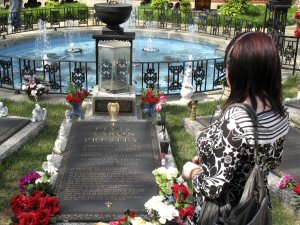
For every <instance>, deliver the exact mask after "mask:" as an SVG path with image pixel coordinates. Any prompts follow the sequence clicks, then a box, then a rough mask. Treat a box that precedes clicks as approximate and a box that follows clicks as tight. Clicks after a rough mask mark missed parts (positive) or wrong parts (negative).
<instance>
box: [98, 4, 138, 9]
mask: <svg viewBox="0 0 300 225" xmlns="http://www.w3.org/2000/svg"><path fill="white" fill-rule="evenodd" d="M94 7H95V8H97V10H99V9H101V8H103V9H105V10H107V9H118V8H132V5H130V4H125V3H119V4H108V3H96V4H94Z"/></svg>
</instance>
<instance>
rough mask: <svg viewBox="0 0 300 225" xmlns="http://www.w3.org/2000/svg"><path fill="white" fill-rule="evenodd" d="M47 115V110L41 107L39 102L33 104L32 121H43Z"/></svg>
mask: <svg viewBox="0 0 300 225" xmlns="http://www.w3.org/2000/svg"><path fill="white" fill-rule="evenodd" d="M46 116H47V110H46V109H45V108H42V107H41V106H40V105H39V104H37V103H36V104H35V107H34V109H33V110H32V119H31V121H32V122H40V121H44V120H45V119H46Z"/></svg>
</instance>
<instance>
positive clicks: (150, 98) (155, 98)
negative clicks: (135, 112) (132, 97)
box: [141, 89, 166, 118]
mask: <svg viewBox="0 0 300 225" xmlns="http://www.w3.org/2000/svg"><path fill="white" fill-rule="evenodd" d="M161 99H163V100H164V101H165V99H166V98H165V95H164V94H163V93H159V92H158V91H155V90H152V89H147V90H146V91H144V90H143V91H142V95H141V100H142V103H141V105H142V107H143V112H144V113H145V114H146V117H147V118H148V117H155V116H156V112H159V110H158V109H157V108H156V105H157V104H158V103H159V102H161Z"/></svg>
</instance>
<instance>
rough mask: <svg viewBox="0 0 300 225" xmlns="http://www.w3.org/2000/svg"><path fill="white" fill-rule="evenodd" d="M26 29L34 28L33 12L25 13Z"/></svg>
mask: <svg viewBox="0 0 300 225" xmlns="http://www.w3.org/2000/svg"><path fill="white" fill-rule="evenodd" d="M23 21H24V29H25V30H27V29H33V14H32V13H24V19H23Z"/></svg>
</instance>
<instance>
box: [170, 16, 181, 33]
mask: <svg viewBox="0 0 300 225" xmlns="http://www.w3.org/2000/svg"><path fill="white" fill-rule="evenodd" d="M172 27H173V29H176V30H180V29H181V12H180V11H178V12H176V11H173V12H172Z"/></svg>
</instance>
